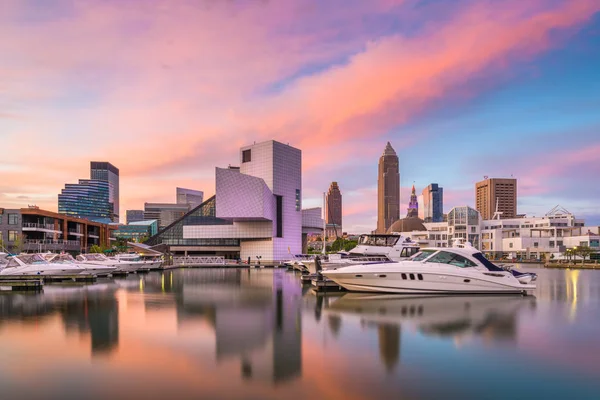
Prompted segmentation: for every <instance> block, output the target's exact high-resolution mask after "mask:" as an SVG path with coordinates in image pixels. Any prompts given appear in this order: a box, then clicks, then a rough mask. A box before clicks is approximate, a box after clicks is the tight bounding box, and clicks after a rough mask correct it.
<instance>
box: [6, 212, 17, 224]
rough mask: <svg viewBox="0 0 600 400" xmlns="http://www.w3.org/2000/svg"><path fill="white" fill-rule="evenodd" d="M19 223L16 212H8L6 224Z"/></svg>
mask: <svg viewBox="0 0 600 400" xmlns="http://www.w3.org/2000/svg"><path fill="white" fill-rule="evenodd" d="M18 223H19V216H18V215H17V214H8V224H9V225H17V224H18Z"/></svg>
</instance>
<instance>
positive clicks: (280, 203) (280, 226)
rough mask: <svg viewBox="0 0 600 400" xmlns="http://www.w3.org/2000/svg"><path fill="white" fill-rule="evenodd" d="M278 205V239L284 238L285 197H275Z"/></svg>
mask: <svg viewBox="0 0 600 400" xmlns="http://www.w3.org/2000/svg"><path fill="white" fill-rule="evenodd" d="M275 200H276V203H277V204H276V205H277V233H276V236H277V237H278V238H280V237H283V197H282V196H275Z"/></svg>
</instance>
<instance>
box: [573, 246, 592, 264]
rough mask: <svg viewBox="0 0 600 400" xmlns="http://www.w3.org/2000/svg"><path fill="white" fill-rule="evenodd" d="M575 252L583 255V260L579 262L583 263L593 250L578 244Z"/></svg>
mask: <svg viewBox="0 0 600 400" xmlns="http://www.w3.org/2000/svg"><path fill="white" fill-rule="evenodd" d="M577 252H578V253H579V255H580V256H581V257H583V261H582V262H581V263H582V264H584V263H585V260H586V259H587V258H588V257H589V256H590V255H591V254H592V253H593V252H594V251H593V250H592V249H590V248H589V247H588V246H580V247H577Z"/></svg>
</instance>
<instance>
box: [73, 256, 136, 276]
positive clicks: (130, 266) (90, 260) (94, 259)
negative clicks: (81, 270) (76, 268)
mask: <svg viewBox="0 0 600 400" xmlns="http://www.w3.org/2000/svg"><path fill="white" fill-rule="evenodd" d="M77 262H78V263H80V264H83V265H102V266H107V267H115V268H116V269H115V270H114V272H135V271H137V270H138V269H139V264H138V263H137V262H134V261H131V262H129V261H120V260H111V259H110V258H108V257H106V256H105V255H104V254H100V253H89V254H80V255H78V256H77Z"/></svg>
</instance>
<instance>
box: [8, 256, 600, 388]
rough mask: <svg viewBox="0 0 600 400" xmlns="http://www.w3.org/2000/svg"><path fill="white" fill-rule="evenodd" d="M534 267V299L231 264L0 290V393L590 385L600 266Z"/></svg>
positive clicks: (599, 379) (597, 335)
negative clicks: (326, 289)
mask: <svg viewBox="0 0 600 400" xmlns="http://www.w3.org/2000/svg"><path fill="white" fill-rule="evenodd" d="M531 268H532V267H525V268H523V269H525V270H527V269H531ZM533 268H535V267H533ZM537 272H538V273H539V274H540V277H539V281H538V291H537V295H536V297H535V298H534V297H526V298H522V297H430V298H423V297H420V298H416V297H413V298H407V297H397V296H377V295H376V296H372V295H364V294H345V295H337V296H316V295H315V294H313V293H312V292H311V291H310V290H308V288H303V287H302V286H301V283H300V281H299V279H298V277H297V276H295V275H294V274H293V273H290V272H285V271H283V270H252V271H250V270H234V269H231V270H221V269H210V270H197V269H196V270H193V269H187V270H174V271H167V272H164V273H158V272H157V273H150V274H146V275H137V276H130V277H127V278H123V279H114V280H110V279H106V280H101V281H99V282H98V283H97V284H94V285H87V286H84V285H80V284H71V285H47V286H46V287H45V289H44V292H43V293H41V294H18V293H12V292H2V293H0V310H1V311H0V312H1V314H0V399H11V398H22V399H34V398H40V399H84V398H85V399H121V398H132V399H133V398H144V399H164V398H170V399H180V398H181V399H184V398H190V399H192V398H194V399H198V398H227V399H232V398H252V399H269V398H273V399H274V398H285V399H296V398H297V399H300V398H317V399H335V398H340V399H342V398H343V399H362V398H442V397H443V398H498V399H500V398H502V399H504V398H573V399H583V398H598V393H599V391H600V271H576V270H544V269H537Z"/></svg>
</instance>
